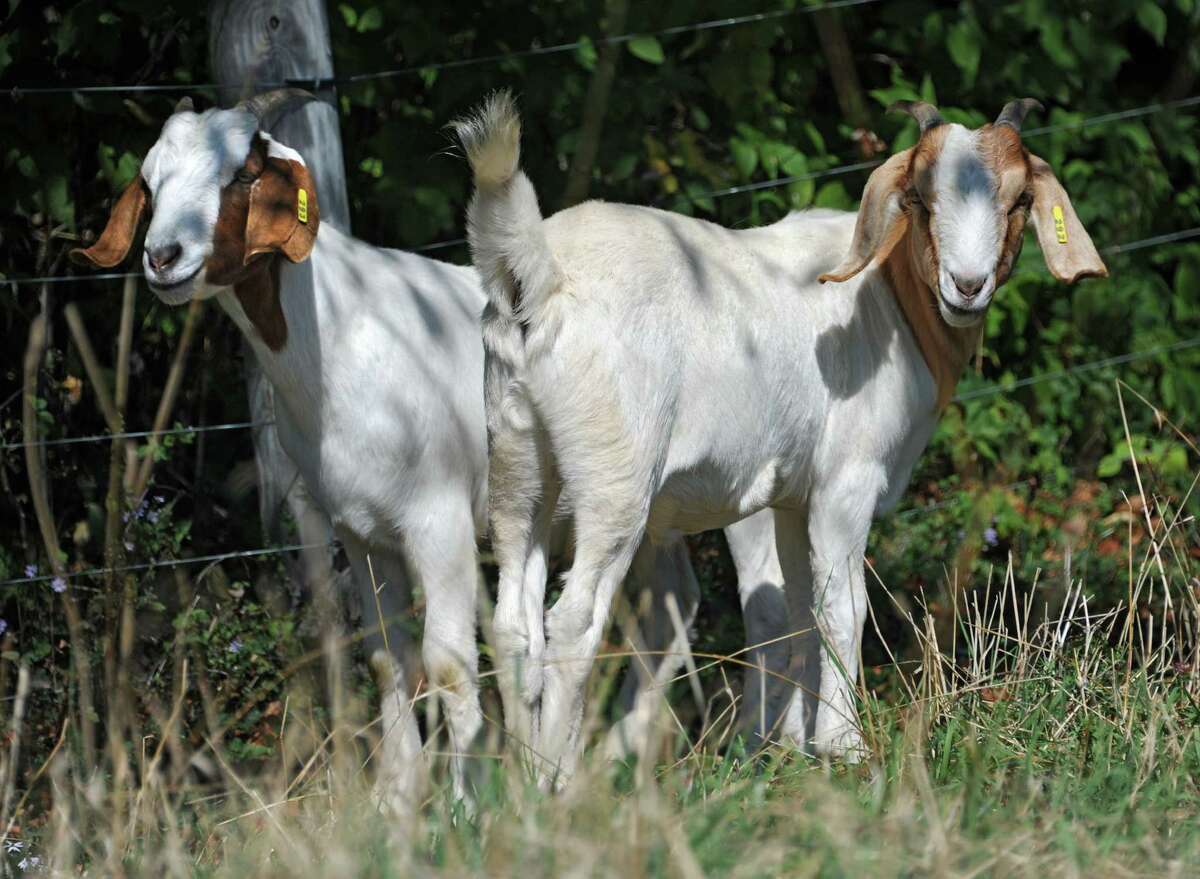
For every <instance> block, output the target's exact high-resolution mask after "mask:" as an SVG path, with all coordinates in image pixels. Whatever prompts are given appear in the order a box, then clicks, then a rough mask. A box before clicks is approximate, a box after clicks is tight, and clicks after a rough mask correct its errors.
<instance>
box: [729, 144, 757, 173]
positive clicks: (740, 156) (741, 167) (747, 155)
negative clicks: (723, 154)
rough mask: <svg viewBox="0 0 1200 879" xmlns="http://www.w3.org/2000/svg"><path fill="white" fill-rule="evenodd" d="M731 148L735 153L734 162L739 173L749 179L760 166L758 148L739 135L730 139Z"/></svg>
mask: <svg viewBox="0 0 1200 879" xmlns="http://www.w3.org/2000/svg"><path fill="white" fill-rule="evenodd" d="M729 149H730V151H731V152H732V153H733V164H734V165H736V166H737V169H738V173H739V174H741V175H742V177H743V178H744V179H749V177H750V175H751V174H753V173H754V169H755V168H757V167H758V150H756V149H755V148H754V147H752V146H750V144H748V143H746V142H745V141H744V140H742V139H741V138H737V137H734V138H731V139H730V141H729Z"/></svg>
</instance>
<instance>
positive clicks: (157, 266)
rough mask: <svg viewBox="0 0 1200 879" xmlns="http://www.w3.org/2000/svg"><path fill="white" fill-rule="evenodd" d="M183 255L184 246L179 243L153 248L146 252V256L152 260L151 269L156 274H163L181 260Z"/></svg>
mask: <svg viewBox="0 0 1200 879" xmlns="http://www.w3.org/2000/svg"><path fill="white" fill-rule="evenodd" d="M181 253H183V246H182V245H181V244H179V242H175V243H173V244H165V245H163V246H162V247H155V248H152V249H151V250H148V251H146V256H147V257H149V259H150V267H151V268H152V269H154V271H156V272H161V271H162V270H163V269H165V268H167V267H168V266H170V265H171V263H173V262H175V260H177V259H179V254H181Z"/></svg>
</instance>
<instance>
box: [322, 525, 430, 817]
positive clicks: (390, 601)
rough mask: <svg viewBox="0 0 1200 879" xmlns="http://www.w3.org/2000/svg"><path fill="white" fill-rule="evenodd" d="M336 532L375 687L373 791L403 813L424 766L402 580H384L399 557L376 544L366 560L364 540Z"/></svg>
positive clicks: (419, 790) (421, 787)
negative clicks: (409, 670)
mask: <svg viewBox="0 0 1200 879" xmlns="http://www.w3.org/2000/svg"><path fill="white" fill-rule="evenodd" d="M339 536H340V537H341V540H342V544H343V546H345V548H346V556H347V558H349V560H350V568H351V573H352V575H353V578H354V585H355V586H356V587H357V589H358V592H359V597H360V601H361V604H362V619H363V623H362V625H363V649H364V651H365V652H366V656H367V662H368V665H369V667H370V669H371V674H372V676H373V677H374V678H375V683H376V685H377V687H378V688H379V737H380V738H379V744H378V747H377V748H376V751H375V766H376V771H375V791H376V796H377V797H378V799H379V800H380V802H381V803H382V804H383V805H384V806H385V807H387V808H389V809H390V810H391V811H392V812H394V813H396V814H397V815H398V816H401V817H403V816H408V815H411V814H412V813H413V812H415V811H416V809H417V807H418V805H419V804H420V801H421V797H422V796H423V795H424V793H425V789H426V785H427V783H428V778H429V767H428V764H427V763H426V761H425V755H424V753H423V752H422V750H421V734H420V732H419V731H418V729H417V718H416V713H415V711H414V706H413V702H412V700H411V699H410V698H409V695H408V687H407V686H406V684H405V681H406V678H407V675H406V669H405V666H404V661H405V653H406V652H407V651H408V649H409V645H410V639H409V638H408V635H407V633H406V632H405V631H404V622H405V618H406V613H405V612H406V610H407V608H408V600H407V595H406V594H405V593H406V591H407V590H406V589H405V588H404V587H405V585H406V584H404V583H402V582H389V576H388V573H387V572H388V571H389V570H396V569H397V568H400V569H402V568H403V562H402V561H401V560H399V559H398V558H396V557H395V556H393V555H392V554H391V553H390V552H388V551H386V550H381V551H378V552H377V553H376V554H375V555H374V556H372V557H371V560H370V563H368V555H369V552H368V549H367V546H366V544H365V543H364V542H363V541H361V540H359V539H358V538H356V537H354V536H353V535H350V534H340V535H339ZM377 558H378V560H379V562H378V563H377V562H376V559H377ZM373 572H374V576H373V575H372V573H373ZM392 579H395V578H394V577H393V578H392ZM377 601H378V604H376V602H377Z"/></svg>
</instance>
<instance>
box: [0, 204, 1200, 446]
mask: <svg viewBox="0 0 1200 879" xmlns="http://www.w3.org/2000/svg"><path fill="white" fill-rule="evenodd" d="M1193 238H1200V226H1197V227H1193V228H1191V229H1181V230H1179V231H1177V232H1170V233H1167V234H1164V235H1154V236H1152V237H1150V238H1142V239H1140V240H1138V241H1130V242H1128V243H1126V244H1114V245H1112V246H1110V247H1106V248H1104V249H1103V251H1102V252H1103V253H1106V254H1119V253H1128V252H1130V251H1134V250H1142V249H1145V248H1148V247H1155V246H1163V245H1167V244H1174V243H1176V242H1179V241H1186V240H1189V239H1193ZM1198 346H1200V336H1194V337H1192V338H1190V339H1184V340H1182V341H1179V342H1174V343H1172V344H1169V345H1159V346H1157V347H1154V348H1147V349H1144V350H1142V351H1130V352H1128V353H1125V354H1120V355H1117V356H1115V357H1106V358H1103V359H1101V360H1093V361H1090V362H1087V363H1080V364H1077V365H1075V366H1072V367H1069V368H1067V369H1062V370H1057V371H1055V372H1049V373H1044V374H1042V375H1036V376H1030V377H1028V378H1023V379H1019V380H1017V381H1014V382H1009V383H1002V384H997V385H995V386H992V387H987V388H977V389H975V390H973V391H967V392H965V393H963V394H959V395H957V396H956V397H954V398H953V402H956V403H962V402H966V401H968V400H976V399H980V398H982V397H990V396H995V395H997V394H1005V393H1009V392H1010V391H1015V390H1019V389H1020V388H1026V387H1029V386H1030V385H1036V384H1040V383H1042V382H1046V381H1060V380H1062V379H1065V378H1070V377H1071V376H1074V375H1078V374H1080V373H1084V372H1092V371H1094V370H1098V369H1104V368H1105V367H1110V366H1121V365H1123V364H1126V363H1135V362H1137V361H1139V360H1146V359H1149V358H1151V357H1157V356H1159V355H1161V354H1170V353H1173V352H1175V351H1183V350H1186V349H1188V348H1195V347H1198ZM274 423H275V422H274V421H234V422H230V423H227V424H204V425H197V426H194V427H172V428H167V429H164V430H137V431H129V432H125V433H98V434H92V435H90V436H78V437H63V438H60V439H45V440H35V441H34V442H32V443H26V442H12V443H3V444H0V451H11V450H15V449H25V448H29V447H31V446H32V447H40V446H66V445H75V444H78V443H98V442H109V441H111V440H115V439H143V438H146V437H151V436H179V435H186V434H196V433H209V432H214V431H228V430H246V429H254V428H259V427H270V426H272V425H273V424H274Z"/></svg>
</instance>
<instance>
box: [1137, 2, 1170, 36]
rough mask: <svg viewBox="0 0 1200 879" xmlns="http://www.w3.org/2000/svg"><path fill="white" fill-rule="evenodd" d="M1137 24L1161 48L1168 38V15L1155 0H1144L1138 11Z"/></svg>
mask: <svg viewBox="0 0 1200 879" xmlns="http://www.w3.org/2000/svg"><path fill="white" fill-rule="evenodd" d="M1137 22H1138V24H1140V25H1141V26H1142V28H1143V29H1144V30H1145V31H1146V33H1148V34H1150V36H1152V37H1154V42H1156V43H1158V44H1159V45H1160V46H1161V45H1162V44H1163V40H1164V39H1165V38H1166V36H1167V13H1165V12H1163V10H1162V7H1161V6H1159V5H1158V3H1156V2H1155V0H1142V4H1141V5H1140V6H1139V7H1138V9H1137Z"/></svg>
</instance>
